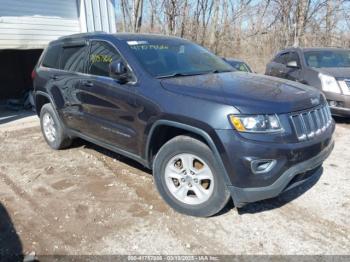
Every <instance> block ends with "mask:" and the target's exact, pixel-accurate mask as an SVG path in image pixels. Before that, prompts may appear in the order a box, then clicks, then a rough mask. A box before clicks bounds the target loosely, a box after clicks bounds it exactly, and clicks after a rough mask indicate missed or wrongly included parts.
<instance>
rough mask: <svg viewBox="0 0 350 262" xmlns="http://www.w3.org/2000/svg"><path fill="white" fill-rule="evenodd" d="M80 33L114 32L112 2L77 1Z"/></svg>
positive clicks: (109, 0)
mask: <svg viewBox="0 0 350 262" xmlns="http://www.w3.org/2000/svg"><path fill="white" fill-rule="evenodd" d="M78 2H79V5H80V8H79V10H80V13H81V15H80V22H81V26H82V31H87V32H94V31H104V32H107V33H115V32H116V23H115V10H114V9H115V6H114V0H79V1H78Z"/></svg>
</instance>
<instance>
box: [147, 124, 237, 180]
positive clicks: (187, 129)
mask: <svg viewBox="0 0 350 262" xmlns="http://www.w3.org/2000/svg"><path fill="white" fill-rule="evenodd" d="M164 127H166V128H175V129H176V130H178V131H179V133H176V132H175V134H176V135H174V136H172V137H171V138H173V137H175V136H177V135H189V136H193V137H194V138H197V139H198V140H200V141H202V142H204V143H205V144H207V145H208V146H209V148H210V149H211V151H212V152H213V154H214V157H215V158H216V159H217V161H218V164H219V165H220V167H221V169H222V170H223V173H224V174H223V176H224V180H225V183H226V185H229V184H231V183H230V178H229V175H228V173H227V170H226V168H225V165H224V163H223V161H222V158H221V156H220V153H219V150H218V147H217V145H216V144H215V143H214V140H213V139H212V137H211V136H210V135H209V133H208V132H207V131H205V130H203V129H202V128H199V127H195V126H192V125H188V124H185V123H180V122H176V121H171V120H158V121H156V122H155V123H154V124H153V125H152V127H151V129H150V132H149V135H148V138H147V142H146V148H145V158H146V161H147V162H148V163H149V166H150V167H152V162H153V157H154V156H155V154H156V153H157V152H158V150H159V149H160V147H161V146H162V145H163V144H164V143H166V142H167V141H169V139H167V140H165V141H162V142H163V143H161V144H160V145H157V146H158V148H156V149H157V151H156V152H152V149H153V148H152V145H153V144H154V141H155V140H156V139H157V138H156V137H157V134H158V133H157V129H158V130H159V128H164ZM171 138H170V139H171Z"/></svg>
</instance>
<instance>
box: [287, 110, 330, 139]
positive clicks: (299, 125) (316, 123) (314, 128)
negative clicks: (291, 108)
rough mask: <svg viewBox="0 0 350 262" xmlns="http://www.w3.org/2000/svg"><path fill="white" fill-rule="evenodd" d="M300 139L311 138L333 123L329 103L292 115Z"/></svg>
mask: <svg viewBox="0 0 350 262" xmlns="http://www.w3.org/2000/svg"><path fill="white" fill-rule="evenodd" d="M290 119H291V122H292V124H293V127H294V131H295V133H296V135H297V137H298V140H299V141H303V140H306V139H311V138H313V137H315V136H318V135H320V134H321V133H323V132H325V131H326V129H327V128H328V127H329V125H330V124H331V123H332V116H331V113H330V110H329V108H328V105H323V106H321V107H318V108H314V109H311V110H309V111H306V112H301V113H297V114H293V115H291V116H290Z"/></svg>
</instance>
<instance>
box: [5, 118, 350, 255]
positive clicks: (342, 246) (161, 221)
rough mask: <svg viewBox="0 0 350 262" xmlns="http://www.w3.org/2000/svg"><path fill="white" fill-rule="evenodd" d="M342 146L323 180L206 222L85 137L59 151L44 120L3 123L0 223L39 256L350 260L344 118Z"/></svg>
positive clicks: (348, 141)
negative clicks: (177, 208)
mask: <svg viewBox="0 0 350 262" xmlns="http://www.w3.org/2000/svg"><path fill="white" fill-rule="evenodd" d="M5 122H6V121H5ZM335 139H336V145H335V149H334V151H333V153H332V154H331V156H330V157H329V159H328V160H327V161H326V162H325V163H324V169H323V174H322V176H321V177H320V179H319V180H318V181H312V182H310V183H308V184H306V185H304V186H302V187H300V188H297V189H295V190H292V191H290V192H286V193H285V194H283V195H281V196H280V197H278V198H275V199H271V200H265V201H261V202H258V203H254V204H250V205H247V206H246V207H244V208H242V209H240V210H239V212H237V210H236V209H234V208H233V207H232V205H229V206H228V207H227V208H226V209H225V210H224V212H222V214H219V215H217V216H215V217H212V218H207V219H204V218H194V217H188V216H184V215H181V214H178V213H176V212H174V211H173V210H172V209H171V208H169V207H168V206H167V205H166V204H165V203H164V202H163V201H162V200H161V199H160V197H159V195H158V193H157V191H156V189H155V187H154V185H153V181H152V176H151V173H150V172H149V171H148V170H145V169H143V168H142V167H141V166H140V165H138V164H137V163H135V162H133V161H131V160H128V159H127V158H124V157H121V156H119V155H117V154H114V153H111V152H109V151H107V150H105V149H102V148H100V147H97V146H94V145H92V144H89V143H87V142H84V141H80V140H79V141H76V142H75V143H74V146H73V147H72V148H70V149H67V150H62V151H54V150H51V149H50V148H49V147H48V146H47V144H46V143H45V141H44V139H43V137H42V135H41V132H40V128H39V123H38V119H37V118H36V116H32V117H26V118H22V119H20V120H15V121H10V122H7V123H2V124H1V125H0V211H1V210H2V211H1V212H2V213H1V214H0V216H1V217H0V219H2V220H3V221H4V219H7V220H8V223H7V227H8V228H10V229H11V230H7V231H6V228H5V231H4V228H3V229H2V230H3V232H5V233H1V234H2V236H1V234H0V245H4V243H5V244H6V243H7V245H11V244H9V242H11V243H12V244H13V245H15V244H14V243H17V245H18V247H17V248H21V249H22V250H23V252H24V253H30V252H35V253H36V254H38V255H45V254H61V255H62V254H71V255H73V254H74V255H78V254H79V255H81V254H84V255H89V254H216V255H218V254H350V225H349V215H350V172H349V170H350V149H349V148H350V122H342V121H338V123H337V129H336V133H335ZM1 206H2V209H1ZM7 215H8V216H7ZM0 224H1V223H0ZM5 224H6V223H5ZM1 238H2V242H1ZM8 239H12V241H8ZM16 241H17V242H16ZM1 243H2V244H1ZM9 248H11V247H9ZM12 248H13V247H12Z"/></svg>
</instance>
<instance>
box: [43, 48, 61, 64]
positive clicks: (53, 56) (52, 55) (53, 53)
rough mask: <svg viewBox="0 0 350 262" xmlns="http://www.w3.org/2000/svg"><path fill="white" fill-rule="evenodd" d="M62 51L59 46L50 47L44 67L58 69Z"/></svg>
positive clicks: (45, 57) (44, 60)
mask: <svg viewBox="0 0 350 262" xmlns="http://www.w3.org/2000/svg"><path fill="white" fill-rule="evenodd" d="M60 51H61V46H59V45H56V46H49V47H48V49H47V51H46V53H45V56H44V59H43V62H42V65H43V66H45V67H49V68H55V69H58V68H59V57H60Z"/></svg>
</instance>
